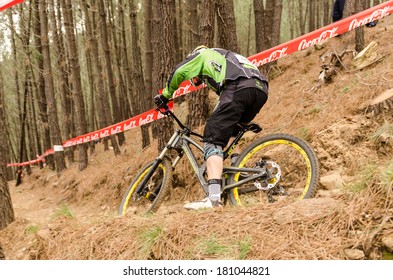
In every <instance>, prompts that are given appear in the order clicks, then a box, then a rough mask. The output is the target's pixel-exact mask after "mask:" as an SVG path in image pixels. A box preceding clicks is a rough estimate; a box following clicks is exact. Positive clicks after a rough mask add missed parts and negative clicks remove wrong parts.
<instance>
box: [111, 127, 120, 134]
mask: <svg viewBox="0 0 393 280" xmlns="http://www.w3.org/2000/svg"><path fill="white" fill-rule="evenodd" d="M119 132H121V126H120V125H118V126H116V127H115V128H111V134H112V135H113V134H116V133H119Z"/></svg>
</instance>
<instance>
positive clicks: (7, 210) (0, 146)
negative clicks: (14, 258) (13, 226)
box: [0, 73, 15, 257]
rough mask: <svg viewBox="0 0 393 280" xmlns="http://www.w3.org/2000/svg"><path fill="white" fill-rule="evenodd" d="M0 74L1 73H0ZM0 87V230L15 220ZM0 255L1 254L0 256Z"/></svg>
mask: <svg viewBox="0 0 393 280" xmlns="http://www.w3.org/2000/svg"><path fill="white" fill-rule="evenodd" d="M0 74H1V73H0ZM1 93H2V91H1V88H0V135H5V137H0V230H2V229H4V228H6V227H7V225H9V224H10V223H12V222H13V221H14V220H15V216H14V209H13V207H12V201H11V195H10V191H9V188H8V184H7V180H6V178H5V174H6V172H7V171H6V168H7V167H6V164H7V162H5V161H4V160H5V159H7V158H8V156H7V154H8V153H7V151H8V150H9V149H8V148H7V146H8V143H7V135H8V134H6V132H7V131H6V125H5V113H4V103H3V101H4V99H3V96H2V94H1ZM0 257H1V256H0Z"/></svg>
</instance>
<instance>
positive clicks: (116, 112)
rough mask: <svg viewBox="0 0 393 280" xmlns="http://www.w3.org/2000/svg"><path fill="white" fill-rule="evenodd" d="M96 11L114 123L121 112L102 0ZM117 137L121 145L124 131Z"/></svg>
mask: <svg viewBox="0 0 393 280" xmlns="http://www.w3.org/2000/svg"><path fill="white" fill-rule="evenodd" d="M98 12H99V14H100V18H101V20H100V27H101V44H102V47H103V49H104V53H105V66H106V75H107V77H108V86H109V93H110V97H111V104H112V112H113V117H114V118H113V119H114V121H115V123H119V122H120V121H121V114H120V110H119V103H118V100H117V98H116V87H115V84H114V76H113V72H112V61H111V55H110V51H109V39H108V29H107V25H106V12H105V6H104V0H98ZM117 139H118V140H119V145H120V146H122V145H123V144H124V142H125V138H124V133H123V132H121V133H118V134H117ZM113 151H114V152H115V154H116V155H118V154H120V149H119V147H113Z"/></svg>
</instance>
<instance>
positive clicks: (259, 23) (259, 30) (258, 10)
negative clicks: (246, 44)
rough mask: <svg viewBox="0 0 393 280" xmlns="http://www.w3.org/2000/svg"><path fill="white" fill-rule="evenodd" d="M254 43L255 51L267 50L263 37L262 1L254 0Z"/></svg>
mask: <svg viewBox="0 0 393 280" xmlns="http://www.w3.org/2000/svg"><path fill="white" fill-rule="evenodd" d="M254 17H255V43H256V49H257V52H261V51H264V50H267V44H266V42H267V40H266V37H265V8H264V6H263V1H261V0H254Z"/></svg>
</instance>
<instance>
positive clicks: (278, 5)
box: [270, 0, 282, 48]
mask: <svg viewBox="0 0 393 280" xmlns="http://www.w3.org/2000/svg"><path fill="white" fill-rule="evenodd" d="M281 15H282V0H275V1H274V16H273V26H272V34H273V35H272V45H271V46H270V47H271V48H272V47H275V46H278V45H279V44H280V34H281Z"/></svg>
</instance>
